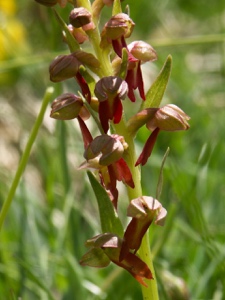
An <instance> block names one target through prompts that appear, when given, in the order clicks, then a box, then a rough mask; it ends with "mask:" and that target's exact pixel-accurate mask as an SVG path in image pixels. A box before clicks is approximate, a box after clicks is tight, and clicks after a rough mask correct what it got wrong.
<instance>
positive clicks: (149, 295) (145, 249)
mask: <svg viewBox="0 0 225 300" xmlns="http://www.w3.org/2000/svg"><path fill="white" fill-rule="evenodd" d="M114 128H115V131H116V133H117V134H119V135H122V136H123V137H124V138H125V140H126V142H127V144H128V146H129V148H128V151H127V153H126V155H125V160H126V162H127V164H128V166H129V168H130V171H131V173H132V177H133V181H134V184H135V188H134V189H132V188H130V187H127V191H128V196H129V200H130V201H131V200H132V199H135V198H138V197H140V196H142V186H141V172H140V168H139V167H135V161H136V152H135V145H134V139H133V137H132V136H130V135H129V134H128V133H127V128H126V124H125V122H124V120H123V119H122V120H121V121H120V123H119V124H115V125H114ZM138 254H139V256H140V258H141V259H142V260H143V261H144V262H145V263H146V264H147V265H148V267H149V268H150V270H151V272H152V275H153V279H152V280H147V279H146V280H145V282H146V283H147V285H148V287H144V286H142V295H143V299H144V300H158V299H159V296H158V288H157V280H156V277H155V271H154V266H153V261H152V254H151V249H150V242H149V233H148V232H147V233H146V234H145V235H144V237H143V239H142V244H141V247H140V248H139V251H138Z"/></svg>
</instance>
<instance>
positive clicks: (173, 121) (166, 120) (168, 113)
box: [146, 104, 190, 131]
mask: <svg viewBox="0 0 225 300" xmlns="http://www.w3.org/2000/svg"><path fill="white" fill-rule="evenodd" d="M188 120H190V117H189V116H188V115H186V114H185V112H184V111H183V110H182V109H180V108H179V107H178V106H176V105H174V104H168V105H165V106H163V107H161V108H159V109H158V110H157V111H156V113H155V115H154V117H153V118H152V119H150V120H149V121H148V122H147V124H146V126H147V128H148V129H149V130H152V131H153V130H154V129H155V128H159V129H160V130H165V131H178V130H187V129H188V128H189V127H190V125H189V124H188V122H187V121H188Z"/></svg>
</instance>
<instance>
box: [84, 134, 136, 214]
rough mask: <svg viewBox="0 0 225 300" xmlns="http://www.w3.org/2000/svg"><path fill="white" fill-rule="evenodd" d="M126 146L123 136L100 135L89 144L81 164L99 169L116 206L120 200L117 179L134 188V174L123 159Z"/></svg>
mask: <svg viewBox="0 0 225 300" xmlns="http://www.w3.org/2000/svg"><path fill="white" fill-rule="evenodd" d="M126 148H127V144H126V142H125V141H124V138H123V137H122V136H118V135H115V134H114V135H111V136H109V135H107V134H103V135H100V136H98V137H96V138H95V139H94V140H93V141H92V142H91V143H90V144H89V145H88V147H87V148H86V150H85V152H84V157H85V159H86V161H85V162H84V163H82V164H81V165H80V169H83V168H90V169H97V170H99V175H100V179H101V184H102V185H103V186H104V187H105V188H106V190H107V191H108V192H109V194H110V196H111V200H112V202H113V204H114V206H115V208H116V207H117V200H118V191H117V188H116V184H117V181H123V182H124V183H125V184H127V185H128V186H130V187H131V188H134V182H133V179H132V174H131V172H130V169H129V167H128V166H127V163H126V162H125V160H124V159H123V153H124V151H125V149H126Z"/></svg>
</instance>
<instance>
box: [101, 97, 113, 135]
mask: <svg viewBox="0 0 225 300" xmlns="http://www.w3.org/2000/svg"><path fill="white" fill-rule="evenodd" d="M98 113H99V119H100V122H101V125H102V128H103V130H104V132H105V133H106V132H107V131H108V130H109V119H112V117H111V115H110V107H109V103H108V101H103V102H99V108H98Z"/></svg>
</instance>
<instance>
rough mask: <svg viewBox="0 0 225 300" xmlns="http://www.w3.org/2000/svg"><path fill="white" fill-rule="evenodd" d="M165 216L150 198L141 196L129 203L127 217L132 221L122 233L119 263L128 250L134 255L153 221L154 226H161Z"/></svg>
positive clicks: (158, 205) (161, 209) (163, 210)
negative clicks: (132, 251)
mask: <svg viewBox="0 0 225 300" xmlns="http://www.w3.org/2000/svg"><path fill="white" fill-rule="evenodd" d="M166 214H167V212H166V210H165V208H163V207H162V205H161V203H160V202H159V201H158V200H156V199H154V198H152V197H147V196H141V197H139V198H136V199H133V200H132V201H131V202H130V204H129V206H128V209H127V215H128V216H129V217H132V220H131V221H130V223H129V224H128V226H127V229H126V231H125V233H124V237H123V242H122V247H121V253H120V260H121V261H122V260H123V259H124V257H126V256H127V253H129V251H130V250H134V253H136V252H137V251H138V249H139V247H140V245H141V241H142V238H143V236H144V235H145V233H146V231H147V230H148V228H149V226H150V225H151V223H152V222H153V220H155V223H156V224H158V225H163V222H164V219H165V217H166Z"/></svg>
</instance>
